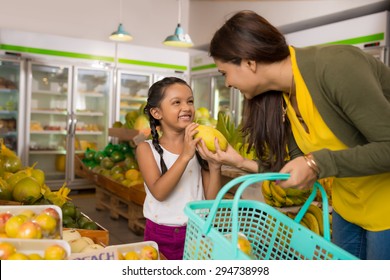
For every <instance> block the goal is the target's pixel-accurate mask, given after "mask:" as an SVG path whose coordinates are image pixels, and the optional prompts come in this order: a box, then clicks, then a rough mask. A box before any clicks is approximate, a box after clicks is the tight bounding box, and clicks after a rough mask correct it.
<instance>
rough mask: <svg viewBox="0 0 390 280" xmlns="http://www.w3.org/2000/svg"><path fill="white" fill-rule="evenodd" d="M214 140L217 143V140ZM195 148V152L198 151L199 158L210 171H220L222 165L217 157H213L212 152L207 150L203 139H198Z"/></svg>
mask: <svg viewBox="0 0 390 280" xmlns="http://www.w3.org/2000/svg"><path fill="white" fill-rule="evenodd" d="M215 140H216V141H217V142H218V140H217V139H215ZM196 147H197V150H198V152H199V154H200V156H201V157H202V158H203V159H204V160H206V161H207V162H208V164H209V168H210V169H212V168H214V169H220V168H221V165H222V163H221V162H220V161H219V160H218V158H217V157H215V156H214V153H213V152H211V151H210V150H209V149H207V146H206V144H205V142H204V141H203V139H200V141H199V143H198V145H197V146H196Z"/></svg>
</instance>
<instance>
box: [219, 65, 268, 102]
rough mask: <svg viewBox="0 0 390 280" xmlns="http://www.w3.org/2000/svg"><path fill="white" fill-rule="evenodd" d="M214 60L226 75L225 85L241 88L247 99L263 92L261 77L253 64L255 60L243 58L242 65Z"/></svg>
mask: <svg viewBox="0 0 390 280" xmlns="http://www.w3.org/2000/svg"><path fill="white" fill-rule="evenodd" d="M214 61H215V64H216V65H217V68H218V72H220V73H221V74H222V75H223V76H224V77H225V85H226V86H228V87H233V88H236V89H238V90H240V92H241V93H242V94H243V95H244V96H245V98H246V99H252V98H253V97H255V96H256V95H258V94H259V93H261V92H262V90H261V87H260V83H259V82H260V81H259V77H258V76H257V75H256V71H254V68H253V67H256V65H253V64H251V63H253V62H251V61H248V60H242V61H241V64H240V65H236V64H233V63H229V62H222V61H220V60H217V59H215V60H214Z"/></svg>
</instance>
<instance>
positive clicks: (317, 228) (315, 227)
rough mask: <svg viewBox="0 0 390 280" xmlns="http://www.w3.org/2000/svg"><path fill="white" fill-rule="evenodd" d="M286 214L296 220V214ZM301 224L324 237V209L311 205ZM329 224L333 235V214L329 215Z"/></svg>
mask: <svg viewBox="0 0 390 280" xmlns="http://www.w3.org/2000/svg"><path fill="white" fill-rule="evenodd" d="M285 214H286V215H287V216H288V217H290V218H291V219H294V218H295V216H296V213H293V212H290V211H288V212H286V213H285ZM300 224H301V225H303V226H304V227H306V228H308V229H310V230H311V231H313V232H314V233H316V234H318V235H321V236H324V217H323V212H322V209H321V208H320V207H319V206H318V205H315V204H310V206H309V208H308V210H307V212H306V213H305V215H304V216H303V218H302V220H301V222H300ZM329 224H330V232H331V233H332V214H329Z"/></svg>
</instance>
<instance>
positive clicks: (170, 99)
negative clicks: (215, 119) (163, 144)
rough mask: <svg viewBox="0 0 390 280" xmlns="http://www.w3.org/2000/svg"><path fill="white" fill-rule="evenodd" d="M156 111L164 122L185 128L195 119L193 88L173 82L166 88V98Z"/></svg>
mask: <svg viewBox="0 0 390 280" xmlns="http://www.w3.org/2000/svg"><path fill="white" fill-rule="evenodd" d="M156 113H157V114H158V117H159V118H160V122H161V123H162V124H168V125H171V126H179V127H180V128H185V127H186V126H187V125H188V124H190V123H192V122H193V121H194V117H195V106H194V96H193V94H192V90H191V88H189V87H188V86H187V85H183V84H173V85H171V86H169V87H168V88H166V90H165V93H164V99H163V100H162V101H161V104H160V106H159V108H158V109H157V111H156Z"/></svg>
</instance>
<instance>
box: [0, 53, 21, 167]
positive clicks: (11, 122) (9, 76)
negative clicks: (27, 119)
mask: <svg viewBox="0 0 390 280" xmlns="http://www.w3.org/2000/svg"><path fill="white" fill-rule="evenodd" d="M23 68H24V62H23V61H20V60H12V59H8V58H0V138H2V139H3V143H4V144H5V145H6V146H7V147H8V148H9V149H11V150H13V151H15V152H16V153H17V155H18V156H19V157H20V158H21V159H22V161H23V157H22V148H23V137H22V135H23V128H22V125H23V124H24V122H23V118H24V112H25V110H24V107H23V106H24V101H23V98H24V95H23V93H24V70H22V69H23Z"/></svg>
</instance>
